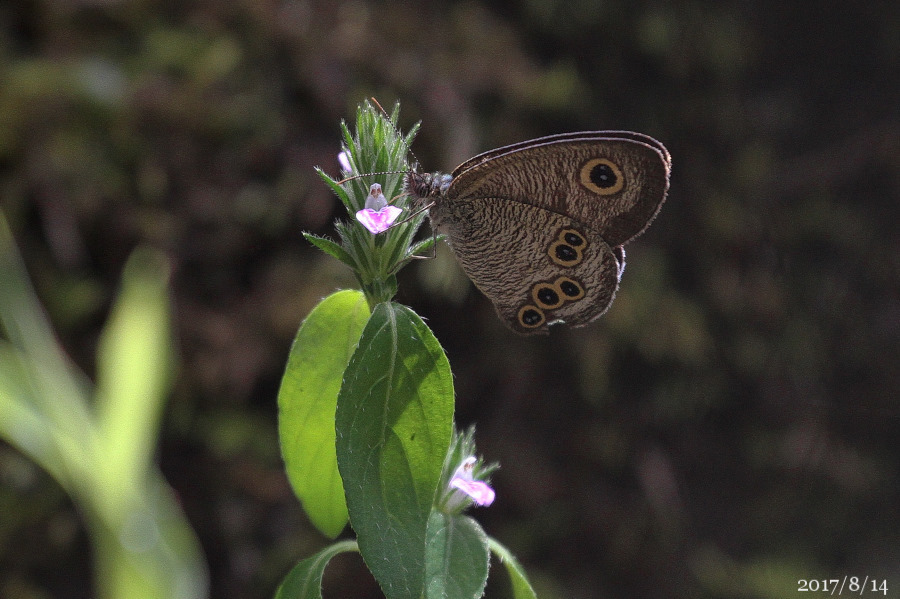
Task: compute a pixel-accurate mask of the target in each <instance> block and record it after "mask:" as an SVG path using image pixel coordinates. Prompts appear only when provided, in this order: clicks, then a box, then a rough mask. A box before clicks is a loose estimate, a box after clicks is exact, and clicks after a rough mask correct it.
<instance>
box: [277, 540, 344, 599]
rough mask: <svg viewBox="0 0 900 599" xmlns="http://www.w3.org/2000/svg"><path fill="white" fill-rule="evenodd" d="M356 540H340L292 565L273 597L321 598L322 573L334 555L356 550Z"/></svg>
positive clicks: (295, 598) (287, 598) (282, 598)
mask: <svg viewBox="0 0 900 599" xmlns="http://www.w3.org/2000/svg"><path fill="white" fill-rule="evenodd" d="M358 550H359V549H358V548H357V546H356V541H341V542H340V543H335V544H334V545H331V546H329V547H326V548H325V549H323V550H322V551H320V552H318V553H317V554H315V555H313V556H312V557H308V558H306V559H305V560H303V561H301V562H300V563H298V564H297V565H296V566H294V567H293V568H292V569H291V571H290V572H288V575H287V576H285V577H284V580H283V581H281V585H280V586H279V587H278V590H277V591H276V592H275V599H322V574H323V573H324V572H325V566H327V565H328V562H330V561H331V558H333V557H334V556H336V555H338V554H341V553H347V552H350V551H358Z"/></svg>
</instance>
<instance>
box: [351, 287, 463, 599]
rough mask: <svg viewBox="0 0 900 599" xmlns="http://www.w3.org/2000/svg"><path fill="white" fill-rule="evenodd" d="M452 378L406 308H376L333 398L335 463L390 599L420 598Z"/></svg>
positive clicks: (368, 556) (367, 555) (365, 550)
mask: <svg viewBox="0 0 900 599" xmlns="http://www.w3.org/2000/svg"><path fill="white" fill-rule="evenodd" d="M452 418H453V379H452V376H451V373H450V365H449V363H448V361H447V357H446V355H445V354H444V352H443V350H442V349H441V346H440V344H439V343H438V342H437V339H435V338H434V335H433V334H432V333H431V330H429V329H428V327H427V326H425V323H424V322H422V319H421V318H419V316H418V315H417V314H415V313H414V312H413V311H412V310H410V309H409V308H406V307H404V306H400V305H398V304H395V303H393V302H391V303H381V304H378V305H377V306H376V307H375V311H374V312H373V313H372V317H371V318H370V319H369V323H368V324H367V325H366V328H365V330H364V331H363V334H362V337H361V338H360V341H359V347H357V349H356V352H354V354H353V357H352V358H351V359H350V364H349V366H348V367H347V371H346V373H345V375H344V383H343V385H342V386H341V391H340V394H339V396H338V406H337V453H338V466H339V467H340V471H341V476H342V477H343V479H344V480H345V481H352V483H351V484H348V485H347V486H346V495H347V507H348V509H349V512H350V522H351V524H352V525H353V529H354V530H355V531H356V534H357V535H358V537H359V548H360V553H361V554H362V556H363V559H364V560H365V561H366V564H367V565H368V567H369V569H370V570H371V571H372V573H373V574H374V575H375V578H376V579H377V580H378V582H379V583H380V584H381V588H382V590H383V591H384V593H385V595H387V597H388V599H395V598H399V597H409V598H416V599H418V598H419V597H421V595H422V592H423V589H424V584H425V549H426V529H427V525H428V519H429V516H430V513H431V506H432V503H433V501H434V497H435V492H436V490H437V486H438V483H439V480H440V476H441V467H442V465H443V461H444V458H445V456H446V453H447V449H448V447H449V445H450V438H451V432H452Z"/></svg>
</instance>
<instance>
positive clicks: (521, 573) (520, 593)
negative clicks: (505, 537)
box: [488, 537, 537, 599]
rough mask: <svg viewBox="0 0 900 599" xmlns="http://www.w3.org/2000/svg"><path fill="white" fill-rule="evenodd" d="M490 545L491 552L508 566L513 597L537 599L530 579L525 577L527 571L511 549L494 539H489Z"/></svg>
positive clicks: (516, 598)
mask: <svg viewBox="0 0 900 599" xmlns="http://www.w3.org/2000/svg"><path fill="white" fill-rule="evenodd" d="M488 544H489V545H490V548H491V552H492V553H493V554H494V555H496V556H497V557H498V558H499V559H500V563H501V564H503V565H504V566H506V571H507V572H509V578H510V581H511V582H512V591H513V597H514V598H515V599H537V595H536V594H535V593H534V589H533V588H531V583H530V582H528V578H526V576H525V569H524V568H522V565H521V564H520V563H519V561H518V560H517V559H516V558H515V556H514V555H513V554H512V553H510V551H509V549H507V548H506V547H504V546H503V545H501V544H500V543H499V542H497V540H496V539H494V538H493V537H491V538H488Z"/></svg>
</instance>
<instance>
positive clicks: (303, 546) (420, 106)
mask: <svg viewBox="0 0 900 599" xmlns="http://www.w3.org/2000/svg"><path fill="white" fill-rule="evenodd" d="M898 30H900V4H897V3H895V2H888V1H887V0H881V1H875V2H869V3H863V4H860V3H846V2H843V3H842V2H834V1H828V2H822V3H817V4H814V5H813V4H810V3H806V2H798V1H796V0H794V1H789V2H776V1H774V0H767V1H759V2H751V3H739V2H724V3H721V2H718V3H713V2H697V1H695V2H691V1H688V0H679V1H677V2H674V3H672V2H660V1H647V2H621V1H619V2H596V1H588V0H576V1H562V0H519V1H513V2H498V1H488V0H482V1H481V2H477V1H474V0H468V1H454V2H448V3H435V2H420V3H412V2H364V1H361V0H357V1H343V2H342V1H337V2H324V1H320V0H309V1H303V0H294V1H290V0H284V1H279V0H272V1H258V0H252V1H251V0H238V1H231V2H224V1H220V2H216V1H213V0H206V1H201V2H191V3H176V2H157V1H153V0H143V1H133V2H128V1H124V0H118V1H117V0H111V1H103V2H100V1H97V0H84V1H79V2H76V1H70V0H66V1H51V0H22V1H19V2H14V3H5V4H3V5H2V6H0V205H2V207H3V209H4V211H5V212H6V214H7V216H8V217H9V218H10V222H11V226H12V228H13V231H14V234H15V236H16V241H17V243H18V245H19V246H20V247H21V248H22V249H23V251H24V254H25V260H26V263H27V266H28V268H29V272H30V274H31V276H32V278H33V279H34V281H35V283H36V285H37V288H38V292H39V295H40V296H41V300H42V302H43V303H44V304H45V305H46V306H47V308H48V311H49V313H50V317H51V320H52V321H53V322H54V324H55V325H56V327H57V329H58V330H59V331H60V336H61V340H62V342H63V344H64V345H65V347H66V348H67V350H68V351H69V352H70V354H71V355H72V356H73V358H74V360H75V362H76V363H77V364H78V365H79V366H80V367H81V368H83V369H84V370H86V371H87V372H88V373H89V374H91V375H92V376H97V374H96V369H97V367H96V365H95V364H94V362H93V360H94V356H95V353H96V352H95V350H96V346H97V343H98V337H99V331H100V326H101V324H102V323H103V322H104V321H105V318H106V314H107V312H108V311H109V309H110V305H111V302H112V299H113V297H114V292H115V283H116V281H117V280H118V278H119V276H120V273H121V271H122V268H123V266H124V263H125V260H126V259H127V256H128V255H129V254H130V253H131V250H132V249H133V248H134V247H135V246H136V245H137V244H139V243H148V244H151V245H153V246H155V247H157V248H159V249H161V250H162V251H164V252H166V253H167V254H168V256H169V257H170V259H171V261H172V263H173V267H174V271H173V280H172V284H173V294H174V305H175V328H176V331H177V338H178V342H179V352H180V354H179V358H180V363H181V364H180V368H179V373H180V374H179V378H178V380H177V382H176V389H175V392H174V397H173V398H172V403H171V404H170V409H169V411H168V412H167V413H166V414H165V415H164V417H163V418H164V421H163V437H162V445H161V449H160V454H159V459H160V463H161V466H162V469H163V472H164V474H165V475H166V477H167V479H168V480H169V482H170V483H171V484H172V486H173V487H174V488H175V489H176V490H177V492H178V493H179V495H180V500H181V503H182V505H183V507H184V510H185V512H186V513H187V515H188V518H189V519H190V520H191V522H192V524H193V525H194V527H195V528H196V529H197V530H198V532H199V534H200V537H201V541H202V543H203V545H204V549H205V552H206V555H207V558H208V560H209V564H210V572H211V577H212V581H211V584H212V595H213V596H215V597H225V596H227V597H242V598H243V597H246V598H261V597H268V596H271V594H272V592H273V590H274V588H275V585H276V584H277V582H278V581H279V580H280V579H281V578H282V577H283V576H284V574H285V573H286V572H287V571H288V570H289V569H290V568H291V566H292V565H293V564H294V563H295V562H296V561H297V560H298V559H300V558H302V557H306V556H309V555H311V554H312V553H314V552H315V551H316V550H317V549H319V548H320V547H322V546H323V545H324V543H325V539H323V538H322V537H320V536H318V534H317V533H316V532H315V531H314V529H313V528H312V527H311V526H310V525H309V523H308V522H306V521H305V520H304V518H303V516H302V513H301V511H300V508H299V506H298V505H297V504H296V500H294V499H293V495H292V493H291V491H290V489H289V486H288V483H287V481H286V478H285V475H284V471H283V468H282V464H281V460H280V456H279V453H278V443H277V430H276V421H275V408H276V406H275V396H276V393H277V387H278V381H279V379H280V376H281V373H282V371H283V368H284V363H285V360H286V357H287V353H288V349H289V345H290V342H291V339H292V338H293V335H294V333H295V332H296V329H297V326H298V325H299V323H300V321H301V320H302V318H303V316H304V315H305V314H306V313H307V312H309V310H310V309H311V308H312V306H313V305H314V304H315V303H316V302H317V301H318V299H319V298H321V297H323V296H324V295H326V294H328V293H330V292H331V291H332V290H334V289H335V288H338V287H347V286H353V285H354V281H353V277H352V274H351V273H350V272H349V270H347V269H346V268H345V267H343V266H342V265H341V264H340V263H338V262H337V261H335V260H331V259H328V258H327V257H324V256H320V255H318V254H320V253H319V252H317V251H315V250H313V249H312V248H311V247H310V246H309V245H308V244H306V243H305V242H304V241H303V240H302V238H301V236H300V231H301V230H309V231H312V232H315V233H319V234H333V229H332V228H331V224H330V223H331V221H332V220H333V219H334V218H335V217H337V216H343V215H342V214H341V210H340V209H339V202H337V201H336V199H335V198H334V197H333V195H332V194H331V192H330V191H329V190H328V189H327V188H326V187H325V186H324V185H323V184H321V183H320V182H319V181H318V179H317V178H316V177H315V173H314V172H313V166H315V165H321V166H322V167H323V168H325V170H326V171H329V172H333V173H337V170H338V167H337V164H336V160H335V155H336V153H337V151H338V149H339V142H340V134H339V128H338V123H339V120H340V119H341V118H350V117H352V115H353V114H354V111H355V108H356V105H357V104H358V103H359V102H360V101H362V100H363V99H364V98H365V97H367V96H371V95H374V96H375V97H377V98H378V99H379V100H380V101H381V103H382V105H384V106H386V107H389V106H391V105H393V102H394V100H396V99H399V100H400V101H401V104H402V111H401V119H402V121H401V124H402V125H403V126H404V127H409V126H410V125H411V124H412V123H413V122H415V121H416V120H419V119H421V120H422V122H423V127H422V130H421V133H420V135H419V137H418V139H417V142H416V146H415V147H414V148H413V149H414V151H415V152H416V154H417V155H418V157H419V160H420V162H421V164H422V165H423V168H425V169H426V170H436V169H444V170H450V169H452V168H453V166H454V165H455V164H457V163H459V162H461V161H462V160H464V159H466V158H468V157H470V156H472V155H474V154H475V153H477V152H479V151H483V150H487V149H490V148H493V147H497V146H499V145H501V144H504V143H512V142H516V141H521V140H525V139H528V138H531V137H535V136H538V135H545V134H550V133H556V132H563V131H572V130H579V129H604V128H607V129H634V130H638V131H642V132H645V133H648V134H651V135H653V136H654V137H656V138H658V139H660V140H662V141H663V142H664V143H665V144H666V145H667V147H668V148H669V149H670V151H671V153H672V156H673V168H674V170H673V180H672V190H671V193H670V199H669V201H668V202H667V204H666V205H665V206H664V207H663V210H662V213H661V214H660V217H659V218H658V219H657V221H656V222H655V223H654V225H653V226H652V227H651V229H650V230H649V232H648V233H647V234H645V235H644V236H643V237H642V238H640V239H639V240H638V241H636V242H635V243H633V244H631V245H630V246H629V248H628V263H629V264H628V268H627V269H626V272H625V276H624V278H623V282H622V289H621V291H620V293H619V297H618V298H617V300H616V302H615V303H614V304H613V306H612V308H611V309H610V311H609V312H608V314H607V315H606V316H605V317H604V318H603V319H601V321H599V322H598V323H595V324H594V325H592V326H590V327H587V328H585V329H578V330H565V329H561V330H558V331H554V334H553V335H551V336H550V337H549V338H543V339H536V340H533V339H522V338H519V337H516V336H514V335H512V334H510V333H508V332H507V331H506V330H505V329H504V328H503V325H502V324H501V323H500V322H499V321H498V320H497V319H496V316H495V315H494V312H493V309H492V308H491V306H490V304H489V302H487V300H485V298H483V297H481V296H480V295H479V294H478V293H477V291H475V290H474V289H473V288H472V286H471V285H470V284H469V283H468V282H467V280H466V279H465V278H464V276H463V275H462V274H461V271H460V270H459V269H458V267H457V266H456V265H455V264H454V261H453V259H452V258H451V257H449V255H448V252H447V251H446V248H442V250H443V251H439V252H438V257H437V259H436V260H433V261H421V262H422V263H419V264H416V265H414V266H413V267H411V268H409V269H407V270H406V271H404V272H403V273H402V274H401V277H400V297H399V299H400V300H401V301H404V302H406V303H408V304H410V305H412V306H413V307H414V308H415V310H416V311H417V312H418V313H420V314H422V315H423V316H425V317H427V318H428V319H429V325H430V326H431V327H432V328H433V330H434V331H435V334H436V335H437V337H438V339H440V340H441V343H442V344H443V345H444V347H445V348H446V349H447V351H448V353H449V356H450V361H451V365H452V367H453V369H454V373H455V382H456V387H457V394H458V398H459V399H458V410H459V421H460V424H461V425H463V426H465V425H467V424H468V423H470V422H476V421H477V423H478V433H479V434H478V441H479V448H480V449H481V450H482V451H483V452H484V454H485V456H486V458H487V459H489V460H495V459H496V460H499V461H500V462H501V464H502V465H503V469H502V470H500V471H499V472H498V473H497V474H496V475H495V476H494V483H495V484H496V486H497V489H498V501H497V503H496V504H495V505H494V506H493V507H491V508H490V510H483V511H482V512H481V513H480V514H479V519H480V520H481V522H482V523H483V524H484V526H485V528H486V529H487V530H488V531H489V532H490V533H491V534H492V535H493V536H495V537H496V538H498V539H500V540H501V541H502V542H503V543H504V544H505V545H506V546H508V547H509V548H510V550H511V551H512V552H513V553H514V554H515V555H517V556H518V557H519V559H520V561H521V562H522V563H523V565H524V566H525V567H526V568H527V569H528V571H529V574H530V576H531V577H532V578H533V580H534V581H535V583H536V590H537V591H538V596H540V597H567V598H578V597H611V596H615V597H645V596H650V595H654V596H659V595H662V596H673V597H684V596H690V597H724V596H729V597H731V596H752V597H781V596H785V595H787V594H788V593H791V592H793V590H794V589H795V585H796V580H797V579H800V578H814V577H815V578H832V577H835V576H842V575H844V574H848V575H856V574H858V575H861V576H865V575H870V576H875V577H878V578H887V579H888V582H889V585H890V584H893V585H894V586H895V587H896V586H897V585H900V566H898V563H900V562H898V560H897V556H898V554H900V532H898V529H897V527H896V516H897V506H898V505H900V472H898V469H900V466H898V464H900V460H898V457H900V456H898V452H900V449H898V447H900V444H898V435H897V433H896V431H897V430H898V428H900V427H898V424H900V423H898V420H900V419H898V416H900V410H898V407H897V397H898V395H900V393H898V391H900V369H898V368H897V365H896V363H897V356H898V355H900V251H898V250H900V230H898V228H897V226H896V223H897V221H898V216H900V214H898V212H900V208H898V207H900V202H898V199H900V171H898V169H897V157H898V156H900V111H898V106H900V37H898V36H897V35H896V32H897V31H898ZM0 284H2V282H0ZM0 481H2V484H0V513H2V514H3V516H2V518H0V596H15V597H46V596H53V597H59V598H67V597H86V596H89V595H90V594H91V590H90V576H89V573H88V568H89V564H88V562H87V558H86V556H85V554H86V540H85V535H84V532H83V531H84V528H83V525H82V524H81V523H80V519H79V514H78V513H76V512H75V511H74V510H73V508H72V506H71V504H70V503H68V501H67V500H66V498H65V494H64V493H62V492H61V490H60V488H59V487H57V486H56V484H55V483H54V482H53V480H52V479H51V478H50V477H49V476H47V475H45V474H44V473H43V472H42V471H40V470H38V469H37V467H36V466H34V465H32V464H30V463H28V462H26V461H24V460H23V458H22V456H21V455H20V454H18V453H17V452H15V451H14V450H13V449H12V448H10V447H8V446H2V447H0ZM23 539H24V540H23ZM504 584H506V583H505V582H504V580H503V577H502V576H495V577H492V578H491V581H490V583H489V589H488V593H489V596H498V595H502V593H503V592H504V590H503V589H504V588H505V587H504ZM324 586H325V589H326V592H327V591H328V590H329V589H332V592H333V593H334V595H333V596H377V587H376V586H375V584H374V582H373V581H372V580H371V579H370V578H367V577H366V575H364V574H363V568H362V567H361V565H360V564H359V562H358V556H348V557H340V558H337V559H336V560H335V561H334V563H333V564H332V566H330V567H329V569H328V570H327V571H326V573H325V585H324Z"/></svg>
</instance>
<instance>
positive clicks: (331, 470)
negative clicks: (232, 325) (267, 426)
mask: <svg viewBox="0 0 900 599" xmlns="http://www.w3.org/2000/svg"><path fill="white" fill-rule="evenodd" d="M368 319H369V307H368V304H367V303H366V297H365V295H363V293H362V292H361V291H356V290H347V291H338V292H337V293H333V294H332V295H330V296H328V297H326V298H325V299H324V300H322V301H321V302H320V303H319V304H318V305H317V306H316V307H315V308H314V309H313V311H312V312H310V313H309V316H307V317H306V320H304V321H303V324H302V325H301V326H300V330H299V331H297V337H296V338H295V339H294V344H293V346H292V347H291V353H290V356H289V357H288V364H287V368H286V369H285V373H284V378H283V379H282V381H281V389H280V390H279V391H278V432H279V435H280V437H281V453H282V455H283V457H284V463H285V466H286V468H287V473H288V479H289V480H290V482H291V486H292V487H293V488H294V492H295V493H296V494H297V497H298V498H299V499H300V501H301V502H302V503H303V509H304V510H306V514H307V515H308V516H309V519H310V521H311V522H312V523H313V524H314V525H315V526H316V528H318V529H319V530H320V531H321V532H322V534H324V535H326V536H328V537H329V538H332V539H333V538H334V537H336V536H337V535H338V534H340V532H341V530H343V528H344V526H345V525H346V524H347V504H346V502H345V501H344V487H343V485H342V484H341V477H340V474H339V473H338V468H337V456H336V455H335V445H334V442H335V432H334V413H335V406H336V404H337V398H338V391H339V390H340V388H341V379H342V377H343V375H344V369H346V368H347V363H348V362H349V361H350V356H351V355H352V354H353V350H354V349H355V348H356V344H357V342H358V341H359V336H360V335H361V334H362V331H363V328H364V327H365V326H366V322H367V321H368Z"/></svg>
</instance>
